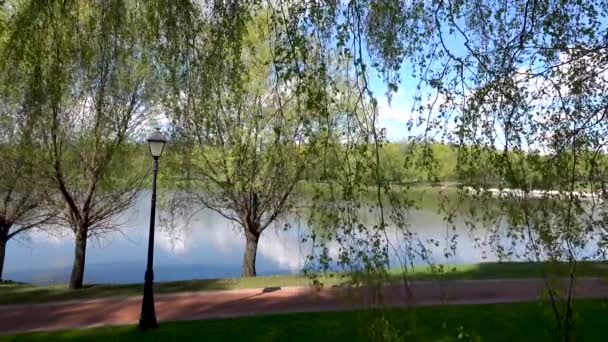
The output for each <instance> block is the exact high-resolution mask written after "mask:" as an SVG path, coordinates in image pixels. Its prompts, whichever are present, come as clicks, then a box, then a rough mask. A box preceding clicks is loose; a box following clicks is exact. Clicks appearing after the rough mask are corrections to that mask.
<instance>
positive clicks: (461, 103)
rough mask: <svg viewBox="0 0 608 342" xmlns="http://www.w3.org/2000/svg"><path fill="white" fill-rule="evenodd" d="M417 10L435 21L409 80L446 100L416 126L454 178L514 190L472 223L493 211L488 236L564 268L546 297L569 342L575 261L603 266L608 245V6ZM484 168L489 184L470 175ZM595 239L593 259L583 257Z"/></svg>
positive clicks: (525, 2)
mask: <svg viewBox="0 0 608 342" xmlns="http://www.w3.org/2000/svg"><path fill="white" fill-rule="evenodd" d="M422 13H424V15H423V16H424V17H427V18H433V21H434V24H432V25H430V26H429V30H428V33H427V44H428V45H427V46H426V47H424V48H423V49H421V51H422V53H420V54H414V55H412V56H413V58H415V61H417V62H418V67H417V68H416V70H417V75H419V76H420V80H421V82H422V84H423V85H424V87H425V88H427V89H428V90H429V91H430V92H431V93H435V96H439V97H441V98H443V99H444V100H445V101H443V105H442V106H441V107H434V108H433V107H431V108H424V110H425V111H428V112H431V113H433V114H434V115H433V120H428V121H426V122H425V124H428V126H429V128H430V129H431V130H443V131H444V132H446V135H445V136H446V138H447V139H448V140H450V141H451V142H452V143H454V144H456V145H457V146H459V148H458V151H459V153H458V156H459V157H458V173H459V178H460V179H461V180H463V181H467V182H468V184H470V185H472V186H473V187H475V188H478V189H484V188H485V189H487V188H488V187H489V186H492V185H496V184H497V183H498V186H500V187H506V188H515V189H518V190H519V191H516V192H512V193H511V195H509V196H508V197H509V200H507V201H501V202H500V205H499V206H498V208H496V202H494V201H492V202H487V201H486V202H485V203H484V204H485V205H481V206H480V207H479V208H477V213H476V214H477V215H479V214H481V215H485V216H486V217H487V214H488V213H493V214H494V222H493V224H494V227H495V228H496V229H498V228H499V227H501V226H502V227H504V226H505V225H506V226H507V227H508V229H509V230H510V234H511V235H512V236H514V237H517V236H521V237H522V238H521V239H522V240H524V241H525V242H526V243H527V250H526V253H525V256H526V257H528V258H530V259H531V260H534V261H542V260H549V261H551V262H563V261H565V262H567V263H568V265H569V270H570V272H569V278H570V283H569V284H570V286H569V288H568V291H566V293H564V294H563V295H562V294H560V293H559V291H557V290H556V289H555V288H554V286H552V285H551V283H550V282H549V281H547V290H548V292H549V296H550V298H551V300H552V301H551V303H552V308H553V311H554V313H555V316H556V319H557V327H558V331H559V332H560V333H561V334H562V336H563V338H564V340H566V341H567V340H570V339H571V338H572V336H571V332H572V327H573V326H574V317H575V316H574V314H573V308H572V305H571V304H572V298H573V286H574V282H575V277H576V270H577V267H576V265H577V261H578V260H579V259H580V258H582V257H590V258H597V257H601V255H602V254H603V253H605V251H604V249H605V247H606V242H605V237H606V228H605V227H606V222H607V221H606V217H605V215H604V214H603V212H604V211H605V209H604V207H605V205H604V204H603V203H605V202H603V201H602V197H603V196H604V190H603V189H604V188H605V178H604V177H603V176H601V174H603V172H602V171H599V169H598V168H600V165H603V163H604V160H605V155H606V152H608V151H607V150H606V145H607V144H608V141H607V140H606V136H607V135H608V120H606V115H607V114H608V101H607V100H606V96H605V94H606V91H607V90H608V73H607V72H606V70H607V68H606V62H607V61H608V59H607V58H608V54H607V51H608V45H607V41H606V37H608V28H607V27H606V25H605V24H604V23H605V22H606V19H607V18H608V4H606V3H605V2H604V1H584V2H581V1H568V0H566V1H560V2H559V3H558V2H546V1H532V0H520V1H509V2H502V1H468V2H463V1H437V2H434V3H429V4H427V5H425V6H424V7H423V11H422ZM454 42H455V43H454ZM432 121H434V122H437V121H438V122H448V121H451V122H454V123H455V124H453V125H439V126H436V125H434V124H433V122H432ZM480 155H482V156H487V157H488V158H479V156H480ZM488 169H492V170H495V173H496V174H495V175H494V177H489V178H488V177H483V178H482V177H476V178H473V177H470V176H471V174H482V173H485V172H487V170H488ZM496 179H499V181H498V182H496ZM481 193H483V191H481ZM486 195H487V194H486ZM489 203H492V204H491V206H493V207H492V208H490V207H488V206H487V204H489ZM477 215H476V216H477ZM594 235H597V236H599V237H600V238H599V240H600V241H599V243H597V246H596V247H597V249H598V255H595V256H593V255H592V256H584V255H583V254H582V250H583V249H584V247H585V246H588V245H590V244H595V242H594V241H593V239H592V237H593V236H594ZM548 276H550V274H548ZM559 299H563V301H561V300H559Z"/></svg>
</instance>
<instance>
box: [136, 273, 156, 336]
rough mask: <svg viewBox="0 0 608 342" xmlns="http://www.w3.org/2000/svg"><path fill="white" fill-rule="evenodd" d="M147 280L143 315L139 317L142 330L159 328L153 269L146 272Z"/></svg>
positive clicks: (142, 307)
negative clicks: (153, 286)
mask: <svg viewBox="0 0 608 342" xmlns="http://www.w3.org/2000/svg"><path fill="white" fill-rule="evenodd" d="M145 279H146V282H145V285H144V298H143V301H142V304H141V314H140V315H139V328H140V329H142V330H145V329H155V328H158V322H157V321H156V310H155V309H154V291H153V288H152V283H153V281H154V272H153V271H152V270H151V269H148V270H147V271H146V275H145Z"/></svg>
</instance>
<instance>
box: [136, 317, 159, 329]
mask: <svg viewBox="0 0 608 342" xmlns="http://www.w3.org/2000/svg"><path fill="white" fill-rule="evenodd" d="M156 328H158V322H157V321H156V318H153V319H144V318H140V319H139V329H140V330H150V329H156Z"/></svg>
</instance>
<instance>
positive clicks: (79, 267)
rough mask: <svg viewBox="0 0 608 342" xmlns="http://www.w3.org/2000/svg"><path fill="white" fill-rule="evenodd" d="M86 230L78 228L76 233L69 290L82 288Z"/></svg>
mask: <svg viewBox="0 0 608 342" xmlns="http://www.w3.org/2000/svg"><path fill="white" fill-rule="evenodd" d="M87 230H88V229H87V228H85V227H80V228H78V231H77V232H76V247H75V249H74V265H73V266H72V276H71V277H70V289H80V288H82V282H83V280H84V263H85V256H86V251H87Z"/></svg>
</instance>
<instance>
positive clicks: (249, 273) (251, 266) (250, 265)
mask: <svg viewBox="0 0 608 342" xmlns="http://www.w3.org/2000/svg"><path fill="white" fill-rule="evenodd" d="M245 237H246V238H247V244H246V246H245V255H244V256H243V277H255V276H256V271H255V257H256V254H257V252H258V241H259V240H260V233H257V232H255V233H252V232H250V231H245Z"/></svg>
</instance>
